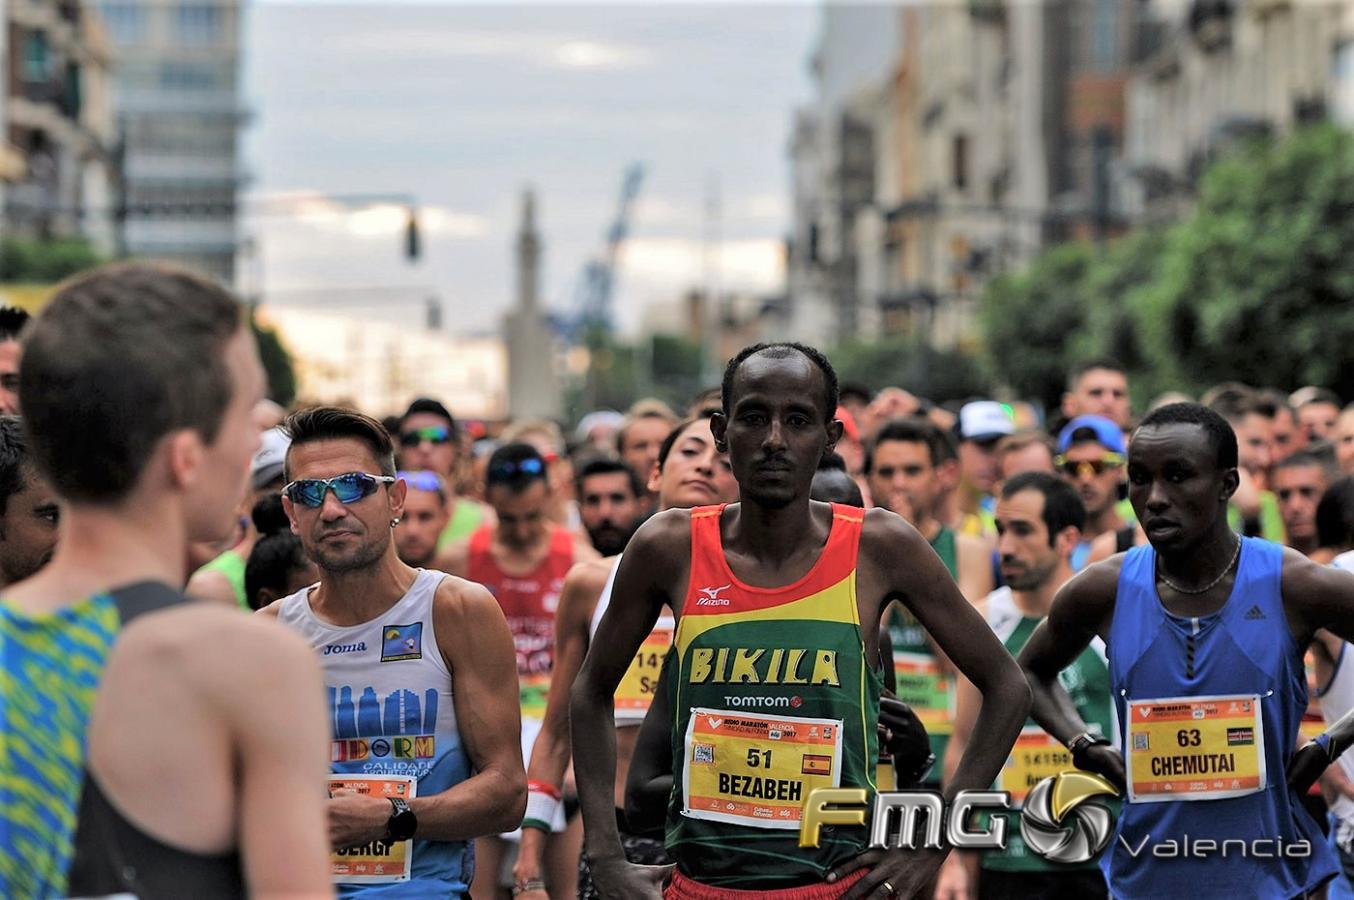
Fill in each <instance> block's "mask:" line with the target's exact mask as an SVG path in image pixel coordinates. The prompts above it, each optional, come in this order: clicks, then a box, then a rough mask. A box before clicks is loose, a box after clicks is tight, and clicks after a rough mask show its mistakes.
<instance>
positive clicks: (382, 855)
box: [329, 775, 418, 884]
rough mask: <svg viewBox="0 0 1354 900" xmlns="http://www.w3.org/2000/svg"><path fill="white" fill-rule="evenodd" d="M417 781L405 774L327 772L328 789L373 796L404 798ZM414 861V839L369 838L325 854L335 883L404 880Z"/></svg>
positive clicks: (415, 790)
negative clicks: (391, 840)
mask: <svg viewBox="0 0 1354 900" xmlns="http://www.w3.org/2000/svg"><path fill="white" fill-rule="evenodd" d="M417 789H418V782H417V781H416V780H415V779H414V778H412V777H411V776H408V775H331V776H330V777H329V791H330V793H333V792H334V791H341V790H347V791H355V792H357V793H359V794H370V795H371V796H373V797H382V798H390V797H398V798H400V799H403V800H408V799H409V798H410V797H413V796H414V794H415V793H416V792H417ZM413 863H414V842H413V841H412V840H408V841H396V842H393V843H388V842H386V841H381V840H376V841H372V842H371V843H370V844H367V845H366V846H364V847H351V848H348V849H344V850H334V851H333V852H331V853H330V855H329V866H330V872H331V875H332V876H333V879H334V881H335V882H337V883H339V884H388V883H391V882H396V881H408V880H409V871H410V868H411V867H412V866H413Z"/></svg>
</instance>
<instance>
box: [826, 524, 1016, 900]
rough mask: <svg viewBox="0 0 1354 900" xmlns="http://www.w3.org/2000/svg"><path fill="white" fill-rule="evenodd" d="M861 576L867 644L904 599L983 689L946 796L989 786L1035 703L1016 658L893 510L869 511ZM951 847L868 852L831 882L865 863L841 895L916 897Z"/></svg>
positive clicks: (853, 898)
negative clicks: (887, 611)
mask: <svg viewBox="0 0 1354 900" xmlns="http://www.w3.org/2000/svg"><path fill="white" fill-rule="evenodd" d="M856 579H857V583H856V590H857V595H858V597H859V598H860V601H859V602H860V604H861V607H862V608H861V611H860V622H861V631H862V635H861V637H862V639H863V641H864V644H865V646H866V647H868V648H870V649H871V650H873V651H875V655H877V652H878V649H877V648H878V638H877V635H878V628H879V621H880V618H881V616H882V614H883V611H884V608H885V607H886V606H887V605H888V604H889V603H890V602H892V601H893V600H895V599H896V600H900V601H901V602H902V603H903V605H904V606H906V607H907V608H908V609H909V610H910V611H911V612H912V614H913V615H914V616H916V618H917V620H918V621H919V622H920V623H921V624H922V626H923V627H924V628H925V629H926V630H927V632H928V633H929V634H930V635H931V636H932V637H933V638H934V639H935V642H936V644H937V645H938V646H939V647H940V648H941V649H942V650H943V651H944V652H945V653H946V655H948V656H949V658H950V659H951V660H952V661H953V662H954V665H955V667H956V668H957V669H958V670H959V672H961V673H962V674H963V675H964V677H965V678H967V679H968V680H969V681H970V682H971V683H972V684H973V686H974V687H975V688H977V689H978V691H979V692H980V693H981V694H982V698H983V700H982V707H981V710H980V711H979V714H978V718H977V720H976V721H975V723H974V726H973V735H972V740H971V742H970V744H969V747H968V749H967V751H966V752H965V753H964V756H963V758H962V759H961V760H960V762H959V765H958V766H957V768H956V770H955V773H954V777H953V778H952V779H951V780H950V782H949V784H947V785H946V786H945V795H946V796H947V797H948V798H953V797H954V795H955V793H957V792H959V791H963V790H983V789H986V788H987V787H988V786H989V785H990V784H991V783H992V780H993V779H994V778H995V777H996V776H997V773H998V772H999V771H1000V770H1001V766H1002V764H1003V763H1004V762H1005V761H1006V757H1007V755H1008V754H1009V753H1010V751H1011V747H1012V746H1013V745H1014V744H1015V739H1016V736H1017V735H1018V734H1019V733H1020V728H1021V725H1023V724H1024V722H1025V717H1026V713H1027V712H1028V710H1029V707H1030V691H1029V688H1028V687H1027V686H1026V684H1025V682H1024V679H1022V678H1021V677H1020V669H1019V667H1017V666H1016V663H1015V660H1013V659H1012V658H1011V655H1010V654H1009V653H1007V652H1006V649H1005V648H1004V647H1003V646H1002V645H1001V643H1000V642H999V641H998V640H997V638H996V635H994V634H993V633H992V630H991V629H990V628H988V627H987V623H986V622H985V621H984V620H983V618H982V616H981V615H979V613H978V611H977V610H976V609H974V608H973V606H972V605H970V604H969V602H968V601H967V600H965V599H964V596H963V594H961V593H960V592H959V588H958V587H957V586H956V585H955V583H954V579H953V578H951V577H950V573H949V570H948V569H946V568H945V565H944V563H942V562H941V561H940V557H938V556H937V555H936V553H935V551H934V550H932V549H931V545H930V544H928V543H927V542H926V539H925V538H923V537H922V536H921V534H920V533H919V532H918V531H917V530H916V529H915V528H913V527H912V526H911V525H909V524H907V523H906V522H904V521H903V520H902V519H901V518H899V517H898V516H896V515H894V514H893V513H891V512H889V511H887V510H884V509H872V510H870V511H869V512H867V513H866V515H865V523H864V525H863V527H862V528H861V537H860V557H859V561H858V563H857V574H856ZM947 852H948V851H947V850H934V851H933V850H921V851H908V850H891V851H882V850H866V851H865V852H864V853H862V854H860V855H859V856H857V857H856V858H855V859H854V860H852V861H850V862H848V863H846V864H844V865H842V866H838V867H837V868H836V869H833V870H832V872H830V873H829V874H828V880H829V881H836V880H838V879H840V878H843V877H845V876H846V875H848V874H850V873H851V872H853V871H855V870H857V869H859V868H861V867H866V868H868V869H869V870H870V871H869V872H868V873H867V874H866V876H865V877H864V878H862V879H861V880H860V881H858V882H856V884H854V885H852V887H851V890H849V891H847V892H846V893H845V894H844V895H843V900H857V898H864V897H869V896H870V895H871V893H872V892H877V891H878V890H879V889H880V888H881V887H882V886H883V885H884V884H885V882H887V883H888V884H889V885H890V886H891V887H892V889H893V891H894V892H895V893H896V894H897V895H900V896H904V897H910V896H912V895H913V894H914V893H915V892H916V891H918V890H920V889H921V888H922V886H923V885H924V884H926V883H927V882H928V881H929V880H930V879H931V878H932V877H933V875H934V874H935V872H936V870H937V869H939V867H940V864H941V863H942V862H943V861H944V859H945V856H946V853H947Z"/></svg>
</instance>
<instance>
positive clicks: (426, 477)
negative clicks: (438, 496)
mask: <svg viewBox="0 0 1354 900" xmlns="http://www.w3.org/2000/svg"><path fill="white" fill-rule="evenodd" d="M395 477H396V478H398V479H399V480H400V481H403V482H405V483H406V484H408V485H409V486H410V487H411V488H413V489H414V490H416V491H428V492H429V493H437V492H438V491H441V490H442V479H441V478H440V477H438V474H437V473H436V472H429V471H428V470H427V469H420V470H418V471H414V472H396V473H395Z"/></svg>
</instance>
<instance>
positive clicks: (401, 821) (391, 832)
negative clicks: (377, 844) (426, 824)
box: [386, 797, 418, 841]
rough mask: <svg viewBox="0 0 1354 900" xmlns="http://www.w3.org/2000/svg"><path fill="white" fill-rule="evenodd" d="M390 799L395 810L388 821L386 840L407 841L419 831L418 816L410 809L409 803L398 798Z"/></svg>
mask: <svg viewBox="0 0 1354 900" xmlns="http://www.w3.org/2000/svg"><path fill="white" fill-rule="evenodd" d="M389 799H390V805H391V806H393V807H394V810H393V811H392V812H391V813H390V818H389V819H388V820H387V821H386V840H388V841H407V840H409V839H410V838H411V837H413V836H414V832H415V831H417V830H418V816H416V815H414V811H413V810H412V809H410V808H409V804H408V803H406V802H404V801H403V800H401V799H399V798H398V797H391V798H389Z"/></svg>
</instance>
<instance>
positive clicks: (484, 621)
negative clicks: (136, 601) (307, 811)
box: [261, 407, 526, 897]
mask: <svg viewBox="0 0 1354 900" xmlns="http://www.w3.org/2000/svg"><path fill="white" fill-rule="evenodd" d="M284 427H285V429H286V431H287V433H288V434H289V435H290V436H291V439H292V443H291V448H290V449H289V450H288V452H287V458H286V467H287V478H288V479H289V480H288V483H287V485H286V487H285V488H283V495H282V503H283V506H284V508H285V509H286V511H287V515H288V517H289V518H290V519H291V523H292V530H293V531H294V532H295V533H296V534H297V535H299V536H300V538H301V543H302V545H303V546H304V547H305V550H306V555H307V556H309V557H310V558H311V559H312V560H314V562H315V564H316V566H317V567H318V568H319V571H320V581H319V584H318V585H316V586H313V587H310V588H306V589H304V590H301V591H299V592H297V593H295V594H292V595H290V596H288V597H284V598H283V599H281V600H279V601H277V602H276V603H273V604H272V605H270V606H267V607H265V608H264V609H263V610H261V614H265V615H271V616H276V617H277V618H278V619H279V620H280V621H281V622H282V623H283V624H284V625H287V626H288V627H290V628H292V629H295V630H296V631H297V632H298V633H300V634H301V635H302V636H303V637H304V638H305V639H306V642H307V643H309V644H310V646H311V647H312V648H313V649H314V650H315V652H316V653H317V654H318V655H319V657H320V661H321V664H322V666H323V668H324V680H325V684H326V686H327V688H328V695H329V721H330V722H331V723H333V728H334V733H333V741H332V744H331V752H330V760H331V766H332V770H333V773H334V775H335V776H336V778H339V779H341V778H343V777H347V778H350V779H362V780H364V781H365V782H366V785H365V787H366V790H365V791H363V790H361V789H360V788H359V789H358V791H357V792H356V793H353V792H351V791H349V790H342V789H340V790H336V791H334V792H333V794H332V796H331V798H330V800H329V801H328V810H329V840H330V844H331V845H332V847H333V848H334V850H336V851H343V850H346V851H348V852H347V853H346V854H343V855H340V856H336V857H335V863H334V864H335V875H336V880H337V882H338V887H339V893H340V896H344V897H351V896H356V895H359V894H362V895H367V894H370V895H372V896H380V897H429V896H434V895H436V896H442V897H448V896H452V897H459V896H463V895H464V894H465V892H466V891H467V889H468V887H469V880H470V878H471V872H472V870H473V868H474V850H473V848H472V846H471V844H470V842H471V840H473V839H474V838H475V837H476V836H478V835H480V834H483V833H484V832H486V831H498V830H501V829H503V828H510V827H512V826H513V825H515V824H516V823H517V822H519V821H521V815H522V810H523V809H524V808H525V800H526V784H525V781H526V779H525V776H524V773H523V771H522V758H521V754H520V751H519V748H518V733H519V731H518V717H517V708H516V704H515V702H514V692H513V688H512V683H513V678H512V673H513V668H514V664H513V650H512V635H511V634H510V633H509V631H508V627H507V624H506V623H505V622H504V621H503V614H502V612H501V611H500V610H499V608H498V605H497V604H496V603H495V602H494V600H493V597H491V596H490V595H489V593H488V592H487V591H485V590H484V589H483V588H482V587H480V586H479V585H475V584H471V583H469V582H467V581H464V580H462V579H460V578H453V577H450V576H448V575H446V574H445V573H443V572H438V571H435V570H430V569H413V568H410V567H409V566H407V565H405V564H404V563H402V562H400V560H399V557H398V556H397V555H396V549H395V541H394V539H393V538H392V532H393V531H394V529H395V527H396V526H397V525H398V522H399V518H400V516H401V515H402V514H403V512H404V501H405V494H406V490H407V486H406V485H405V483H404V482H402V481H400V480H398V479H397V478H396V477H395V458H394V453H393V449H394V448H393V447H392V445H391V441H390V436H389V435H388V433H387V432H386V430H385V429H384V428H383V427H382V426H381V423H380V422H377V421H376V420H375V419H372V418H370V417H368V416H364V415H362V414H360V413H356V412H352V411H350V410H343V409H337V408H334V407H317V408H315V409H308V410H303V411H301V412H298V413H295V414H293V415H292V416H291V417H289V418H288V419H287V422H286V424H285V426H284ZM391 776H393V778H392V777H391ZM409 778H412V779H413V780H414V789H413V792H412V794H411V793H408V790H409V789H408V782H407V779H409ZM401 779H403V780H401ZM331 784H333V781H331ZM406 798H407V799H406ZM411 838H412V839H413V844H412V847H411V846H410V845H409V844H408V843H406V842H407V841H409V840H410V839H411ZM397 847H398V848H399V849H398V850H396V849H395V848H397ZM398 853H412V865H411V866H410V868H409V870H408V872H407V873H405V872H404V871H402V870H401V869H400V868H399V867H396V871H395V872H380V871H376V872H372V871H367V872H360V873H359V872H354V871H353V869H351V868H348V867H349V866H350V864H351V863H352V860H353V859H354V855H356V858H357V859H358V860H367V861H372V862H373V865H374V862H375V861H380V860H385V859H390V858H392V856H391V855H392V854H398ZM349 874H360V876H361V877H360V878H357V879H354V880H346V878H345V877H344V876H347V875H349Z"/></svg>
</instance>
